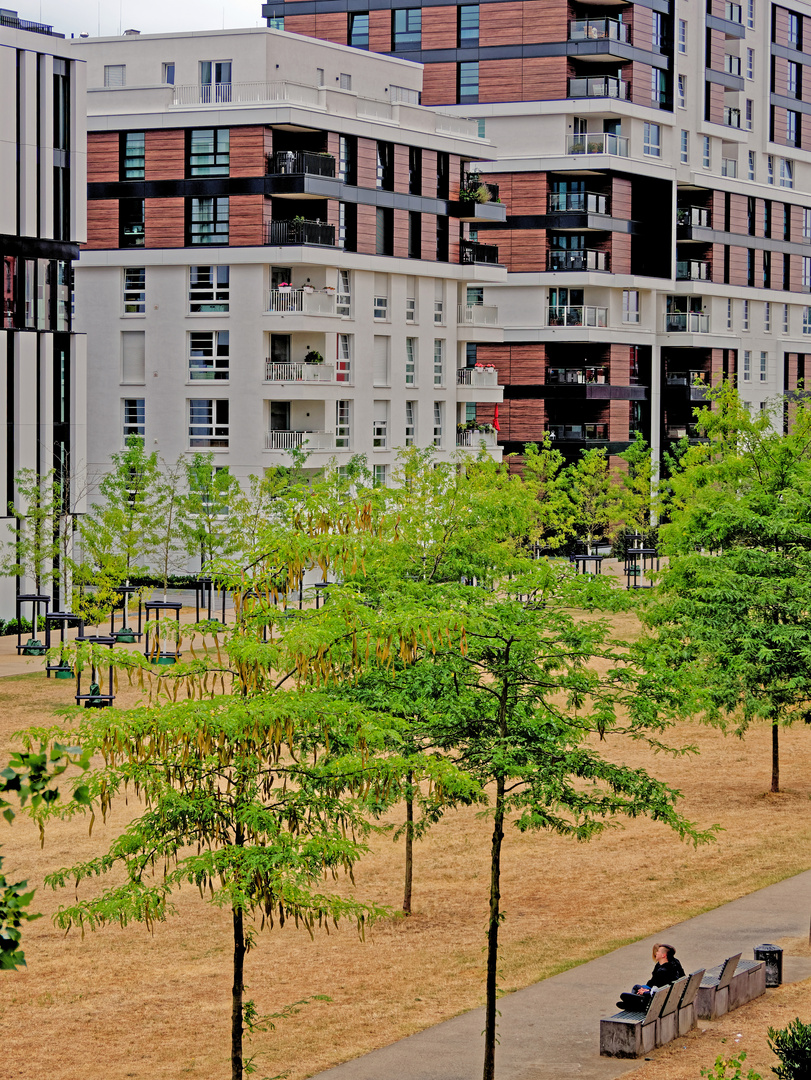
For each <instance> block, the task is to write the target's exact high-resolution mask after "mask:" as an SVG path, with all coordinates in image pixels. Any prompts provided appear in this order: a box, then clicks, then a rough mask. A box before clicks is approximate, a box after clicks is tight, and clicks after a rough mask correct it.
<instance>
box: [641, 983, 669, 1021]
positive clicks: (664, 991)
mask: <svg viewBox="0 0 811 1080" xmlns="http://www.w3.org/2000/svg"><path fill="white" fill-rule="evenodd" d="M669 993H670V986H660V987H659V989H658V990H656V991H655V992H654V995H653V997H652V998H651V999H650V1005H649V1006H648V1011H647V1012H646V1013H645V1019H644V1020H643V1021H642V1026H643V1027H644V1026H645V1025H646V1024H651V1023H653V1021H654V1020H658V1019H659V1015H660V1013H661V1011H662V1006H663V1005H664V1003H665V1002H666V1001H667V996H668V994H669Z"/></svg>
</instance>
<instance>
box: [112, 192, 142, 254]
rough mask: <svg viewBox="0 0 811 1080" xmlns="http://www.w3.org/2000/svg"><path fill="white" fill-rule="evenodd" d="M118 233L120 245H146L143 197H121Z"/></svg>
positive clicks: (124, 246) (123, 246)
mask: <svg viewBox="0 0 811 1080" xmlns="http://www.w3.org/2000/svg"><path fill="white" fill-rule="evenodd" d="M118 233H119V236H118V244H119V247H122V248H126V247H143V246H144V200H143V199H119V201H118Z"/></svg>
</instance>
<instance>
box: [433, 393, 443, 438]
mask: <svg viewBox="0 0 811 1080" xmlns="http://www.w3.org/2000/svg"><path fill="white" fill-rule="evenodd" d="M442 406H443V402H441V401H435V402H434V446H437V447H441V446H442V435H443V432H442V426H443V425H442V420H443V416H442V411H443V410H442Z"/></svg>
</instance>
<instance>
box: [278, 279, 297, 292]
mask: <svg viewBox="0 0 811 1080" xmlns="http://www.w3.org/2000/svg"><path fill="white" fill-rule="evenodd" d="M276 291H277V292H282V293H289V292H292V291H293V286H292V285H291V284H290V282H289V281H280V282H279V284H278V285H277V286H276Z"/></svg>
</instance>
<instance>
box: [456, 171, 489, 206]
mask: <svg viewBox="0 0 811 1080" xmlns="http://www.w3.org/2000/svg"><path fill="white" fill-rule="evenodd" d="M480 187H483V188H486V189H487V192H488V194H489V195H490V202H496V201H497V199H498V184H491V183H489V182H485V181H484V180H482V178H481V176H480V175H479V174H478V173H469V172H466V173H465V174H464V176H463V178H462V185H461V190H462V191H476V190H477V189H478V188H480Z"/></svg>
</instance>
